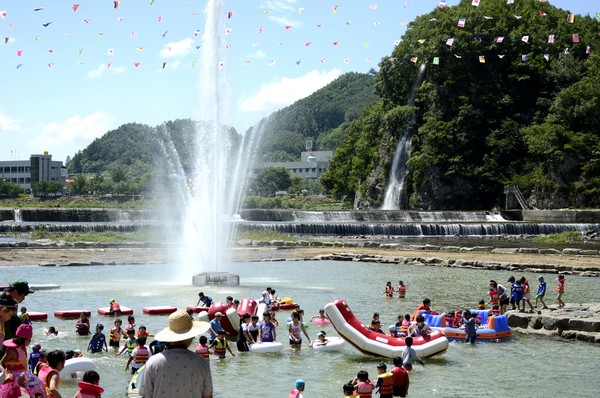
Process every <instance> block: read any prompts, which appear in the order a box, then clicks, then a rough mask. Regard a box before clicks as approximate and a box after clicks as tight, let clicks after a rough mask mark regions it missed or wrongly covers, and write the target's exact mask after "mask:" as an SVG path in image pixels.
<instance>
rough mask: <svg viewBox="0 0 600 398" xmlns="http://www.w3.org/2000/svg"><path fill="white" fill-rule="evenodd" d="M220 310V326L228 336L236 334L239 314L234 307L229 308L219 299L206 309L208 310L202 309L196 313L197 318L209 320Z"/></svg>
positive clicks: (238, 326) (238, 327) (238, 325)
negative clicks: (221, 315)
mask: <svg viewBox="0 0 600 398" xmlns="http://www.w3.org/2000/svg"><path fill="white" fill-rule="evenodd" d="M217 312H220V313H221V314H223V315H224V316H223V317H222V318H221V327H222V328H223V330H225V332H226V333H227V335H228V336H237V334H238V331H239V329H240V316H239V315H238V313H237V311H236V309H235V308H229V307H227V305H225V303H222V302H220V301H218V302H216V303H213V305H211V306H210V308H209V309H208V312H206V311H202V312H201V313H199V314H198V320H199V321H204V322H210V321H212V320H213V319H215V314H216V313H217Z"/></svg>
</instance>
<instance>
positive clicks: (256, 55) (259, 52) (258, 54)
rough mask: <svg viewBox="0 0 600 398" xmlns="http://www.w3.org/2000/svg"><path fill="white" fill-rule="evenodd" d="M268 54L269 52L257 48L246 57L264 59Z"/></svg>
mask: <svg viewBox="0 0 600 398" xmlns="http://www.w3.org/2000/svg"><path fill="white" fill-rule="evenodd" d="M266 56H267V53H266V52H264V51H263V50H257V51H255V52H253V53H250V54H247V55H246V58H251V59H262V58H265V57H266Z"/></svg>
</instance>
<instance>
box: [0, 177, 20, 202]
mask: <svg viewBox="0 0 600 398" xmlns="http://www.w3.org/2000/svg"><path fill="white" fill-rule="evenodd" d="M22 192H23V190H22V189H21V187H19V186H18V185H17V184H13V183H12V182H10V181H4V180H2V179H0V198H3V199H8V198H16V197H18V196H19V194H21V193H22Z"/></svg>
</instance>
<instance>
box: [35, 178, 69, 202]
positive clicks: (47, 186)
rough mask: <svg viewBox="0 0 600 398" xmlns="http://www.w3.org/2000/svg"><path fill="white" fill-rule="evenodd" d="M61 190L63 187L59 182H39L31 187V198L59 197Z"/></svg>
mask: <svg viewBox="0 0 600 398" xmlns="http://www.w3.org/2000/svg"><path fill="white" fill-rule="evenodd" d="M63 188H64V187H63V185H62V184H61V183H59V182H51V181H40V182H38V183H36V184H33V185H32V186H31V193H33V196H39V197H41V198H48V197H51V196H58V195H61V194H62V191H63Z"/></svg>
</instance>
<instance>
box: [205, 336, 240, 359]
mask: <svg viewBox="0 0 600 398" xmlns="http://www.w3.org/2000/svg"><path fill="white" fill-rule="evenodd" d="M208 348H212V349H213V354H215V355H216V356H218V357H219V358H220V359H224V358H225V355H226V354H227V351H229V353H230V354H231V356H235V354H234V353H233V351H231V347H229V344H227V337H226V333H225V331H224V330H223V329H221V330H219V334H218V335H217V338H216V339H214V340H213V342H212V343H210V345H209V346H208Z"/></svg>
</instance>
